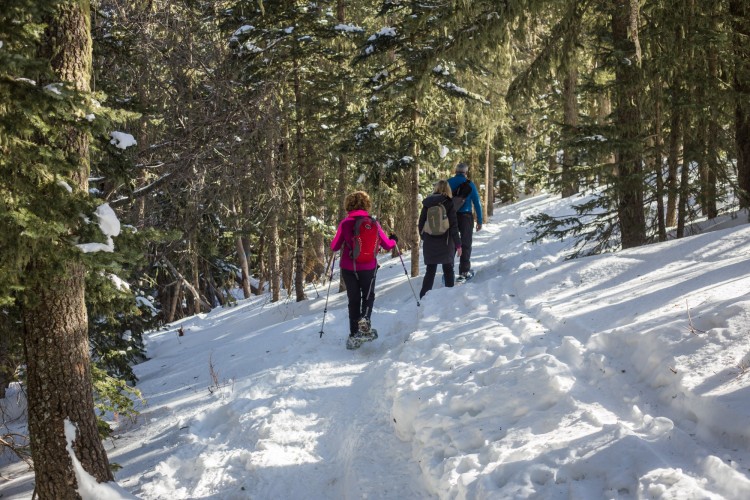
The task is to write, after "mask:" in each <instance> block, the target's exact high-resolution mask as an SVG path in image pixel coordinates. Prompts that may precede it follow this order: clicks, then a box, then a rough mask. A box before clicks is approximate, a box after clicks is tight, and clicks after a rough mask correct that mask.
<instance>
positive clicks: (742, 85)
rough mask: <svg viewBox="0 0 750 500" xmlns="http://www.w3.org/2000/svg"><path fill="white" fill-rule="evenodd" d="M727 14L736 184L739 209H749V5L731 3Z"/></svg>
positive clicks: (733, 0) (742, 0) (743, 1)
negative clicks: (730, 39) (731, 49)
mask: <svg viewBox="0 0 750 500" xmlns="http://www.w3.org/2000/svg"><path fill="white" fill-rule="evenodd" d="M729 13H730V15H731V17H732V31H733V32H734V33H733V34H734V37H733V41H734V61H735V64H734V90H735V95H736V104H735V108H734V126H735V129H734V134H735V135H734V138H735V144H736V145H737V183H738V188H739V198H740V208H750V102H748V96H750V47H749V46H748V39H750V5H748V3H747V0H730V2H729Z"/></svg>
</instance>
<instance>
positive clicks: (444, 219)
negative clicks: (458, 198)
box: [422, 203, 451, 236]
mask: <svg viewBox="0 0 750 500" xmlns="http://www.w3.org/2000/svg"><path fill="white" fill-rule="evenodd" d="M450 227H451V223H450V221H449V220H448V212H447V211H446V210H445V205H443V204H442V203H438V204H437V205H433V206H431V207H430V208H428V209H427V220H426V221H425V223H424V228H423V229H422V232H423V233H427V234H429V235H432V236H442V235H444V234H445V233H446V232H448V229H450Z"/></svg>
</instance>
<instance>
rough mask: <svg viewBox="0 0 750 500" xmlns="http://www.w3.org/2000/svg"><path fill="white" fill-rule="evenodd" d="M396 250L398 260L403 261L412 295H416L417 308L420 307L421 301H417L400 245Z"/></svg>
mask: <svg viewBox="0 0 750 500" xmlns="http://www.w3.org/2000/svg"><path fill="white" fill-rule="evenodd" d="M396 250H397V251H398V258H399V259H401V265H402V266H403V267H404V274H405V275H406V281H408V282H409V288H411V293H412V294H413V295H414V298H415V299H416V301H417V307H419V299H417V293H416V292H415V291H414V286H412V284H411V278H409V272H408V271H407V270H406V264H404V258H403V257H401V249H400V248H399V247H398V243H396Z"/></svg>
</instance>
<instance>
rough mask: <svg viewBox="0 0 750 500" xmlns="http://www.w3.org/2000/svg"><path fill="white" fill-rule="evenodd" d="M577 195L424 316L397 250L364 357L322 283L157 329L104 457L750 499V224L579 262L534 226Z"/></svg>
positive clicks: (481, 492) (171, 477)
mask: <svg viewBox="0 0 750 500" xmlns="http://www.w3.org/2000/svg"><path fill="white" fill-rule="evenodd" d="M568 202H569V201H566V200H552V199H550V198H548V197H538V198H534V199H530V200H526V201H524V202H521V203H518V204H515V205H513V206H511V207H502V208H500V209H498V210H497V212H496V215H495V217H494V220H493V222H491V223H489V224H486V225H485V227H484V229H483V230H482V231H481V232H479V233H476V234H475V246H474V254H473V259H472V260H473V263H474V268H475V269H476V270H477V271H478V272H477V276H476V277H475V278H474V279H473V280H472V281H471V282H469V283H466V284H464V285H461V286H458V287H456V288H453V289H447V288H443V287H441V285H440V280H439V279H437V280H436V288H435V289H434V290H433V291H431V292H430V293H429V294H428V295H427V296H426V297H425V298H424V300H422V305H421V307H419V308H417V307H416V299H415V298H414V296H413V294H412V290H411V288H410V286H409V283H408V282H407V280H406V277H405V275H404V269H403V267H402V265H401V262H400V260H399V259H389V258H388V257H387V256H385V255H384V256H383V257H382V258H381V264H382V267H381V269H380V271H379V274H378V285H377V294H378V296H377V298H376V303H375V304H376V306H375V313H374V315H373V323H374V326H375V327H377V328H378V330H379V334H380V338H379V339H377V340H376V341H375V342H372V343H368V344H365V345H363V346H362V347H361V348H360V349H359V350H357V351H347V350H346V349H345V347H344V342H345V337H346V334H347V331H346V329H347V326H346V325H347V321H346V314H347V312H346V298H345V296H344V294H337V293H335V291H336V290H335V288H336V286H335V284H334V286H333V287H332V293H331V296H330V302H329V305H328V314H327V317H326V323H325V334H324V335H323V337H322V339H321V338H320V337H319V334H318V332H319V331H320V327H321V321H322V318H323V307H324V304H325V292H326V290H325V289H320V288H319V289H318V290H317V293H316V291H315V290H313V289H310V290H309V291H308V296H309V298H310V300H308V301H304V302H301V303H294V302H290V301H286V302H282V303H278V304H270V303H268V302H267V301H266V299H265V298H253V299H249V300H246V301H241V302H240V304H239V305H237V306H236V307H232V308H227V309H216V310H214V311H212V312H211V313H209V314H207V315H204V316H202V317H197V318H190V319H187V320H185V321H183V322H182V323H181V324H179V325H178V324H175V325H170V327H169V328H168V329H165V330H163V331H160V332H155V333H153V334H151V335H150V336H149V342H148V349H149V356H151V359H150V360H149V361H147V362H145V363H142V364H141V365H139V366H138V367H137V374H138V375H139V377H140V383H139V387H140V388H141V390H142V391H143V392H144V396H145V397H146V398H147V400H148V406H146V407H144V408H143V409H142V414H141V416H140V417H139V419H138V421H137V422H135V423H127V422H122V425H121V430H120V437H119V439H118V440H116V441H115V442H114V446H115V447H114V448H113V449H111V450H110V457H111V459H112V460H113V461H115V462H118V463H119V464H120V465H122V466H123V469H122V470H120V471H119V472H118V473H117V479H118V481H119V483H120V484H121V485H122V486H123V487H125V488H126V489H128V490H129V491H131V492H132V493H133V494H135V495H137V496H139V497H141V498H144V499H161V498H174V499H178V498H213V499H250V498H252V499H270V498H288V499H334V498H335V499H355V498H356V499H360V498H368V499H402V498H416V499H432V498H444V499H463V498H467V499H490V498H491V499H501V498H502V499H505V498H545V499H547V498H560V499H562V498H575V499H600V498H618V499H628V498H680V499H683V498H695V499H699V498H700V499H705V498H728V499H744V498H750V479H749V477H750V474H749V473H748V468H750V456H748V449H749V448H750V447H749V446H748V445H749V444H750V397H748V396H749V395H748V390H749V389H748V386H749V385H750V370H748V367H750V335H748V326H747V325H748V324H750V321H749V320H750V295H748V292H747V291H748V290H750V266H748V262H747V260H748V257H747V256H748V255H750V243H748V242H750V227H748V225H746V224H745V225H743V226H737V227H728V228H725V229H721V230H720V231H716V232H714V233H707V234H704V235H699V236H696V237H693V238H687V239H683V240H679V241H672V242H669V243H665V244H661V245H653V246H649V247H644V248H640V249H633V250H628V251H623V252H619V253H617V254H611V255H603V256H598V257H592V258H587V259H577V260H572V261H566V260H564V253H563V246H562V244H560V243H557V242H546V243H544V244H542V245H537V246H530V245H528V244H527V243H525V242H526V240H527V239H528V237H529V236H528V234H527V228H525V227H523V226H521V225H520V224H519V221H522V220H523V219H524V218H525V217H526V216H527V215H529V214H531V213H534V212H535V211H537V210H539V209H540V208H543V209H544V210H546V211H552V212H553V213H554V212H555V211H557V212H558V213H561V214H565V213H569V211H570V208H569V207H568V206H567V205H566V203H568ZM404 257H405V260H406V266H407V268H409V267H410V266H409V264H410V263H409V260H408V256H404ZM412 285H413V287H414V289H415V290H419V286H420V285H421V277H418V278H416V279H413V280H412ZM318 294H319V295H318ZM179 326H182V327H183V328H184V330H185V335H184V336H183V337H178V336H177V333H176V331H177V328H178V327H179ZM0 488H1V487H0ZM11 498H12V497H11Z"/></svg>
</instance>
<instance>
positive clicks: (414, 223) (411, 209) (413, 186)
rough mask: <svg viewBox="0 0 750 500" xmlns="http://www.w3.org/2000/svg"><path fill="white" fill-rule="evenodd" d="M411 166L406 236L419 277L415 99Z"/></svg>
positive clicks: (417, 112) (415, 274)
mask: <svg viewBox="0 0 750 500" xmlns="http://www.w3.org/2000/svg"><path fill="white" fill-rule="evenodd" d="M412 106H414V108H413V109H412V123H411V126H412V131H413V133H412V140H413V141H414V144H413V146H412V157H413V160H412V165H411V171H410V172H409V174H410V181H411V182H410V185H409V200H408V202H407V210H408V215H407V220H408V222H407V224H408V226H407V227H410V228H412V229H411V234H410V235H408V241H409V244H410V245H411V275H412V277H416V276H419V227H418V225H419V144H417V137H419V135H418V134H417V129H418V128H419V110H418V109H417V99H414V100H413V101H412Z"/></svg>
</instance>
